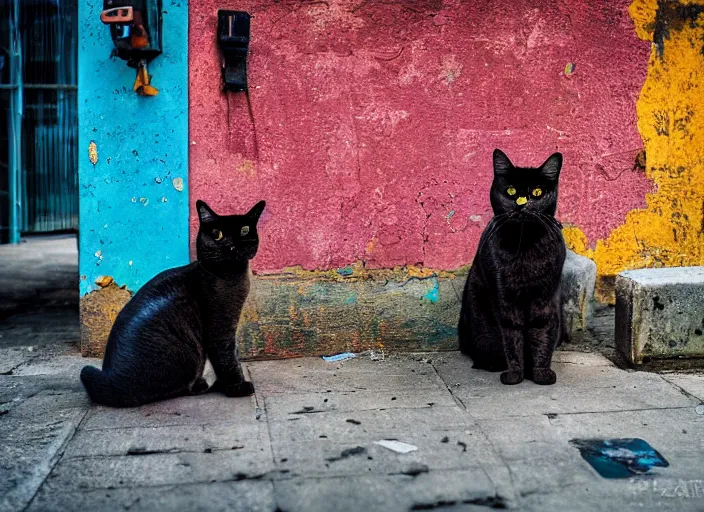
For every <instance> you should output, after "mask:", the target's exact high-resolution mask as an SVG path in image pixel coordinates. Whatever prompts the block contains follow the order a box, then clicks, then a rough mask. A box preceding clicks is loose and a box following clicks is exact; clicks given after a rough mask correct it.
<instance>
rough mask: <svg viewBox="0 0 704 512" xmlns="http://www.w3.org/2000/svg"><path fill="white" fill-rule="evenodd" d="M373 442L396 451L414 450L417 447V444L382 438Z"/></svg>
mask: <svg viewBox="0 0 704 512" xmlns="http://www.w3.org/2000/svg"><path fill="white" fill-rule="evenodd" d="M374 444H378V445H379V446H383V447H384V448H388V449H389V450H391V451H394V452H396V453H409V452H414V451H416V450H417V449H418V447H417V446H413V445H412V444H408V443H402V442H401V441H392V440H390V439H382V440H381V441H374Z"/></svg>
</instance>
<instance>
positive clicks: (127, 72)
mask: <svg viewBox="0 0 704 512" xmlns="http://www.w3.org/2000/svg"><path fill="white" fill-rule="evenodd" d="M163 3H164V5H163V50H164V53H163V54H162V55H160V56H159V57H157V58H156V59H154V60H153V61H152V63H151V64H150V65H149V74H151V75H153V78H152V85H154V86H155V87H156V88H157V89H159V95H158V96H155V97H140V96H137V94H136V93H134V92H133V91H132V85H133V83H134V79H135V76H136V72H135V70H134V69H132V68H128V67H127V64H126V63H125V61H123V60H120V59H116V58H115V59H111V58H110V52H111V50H112V41H111V39H110V34H109V29H108V27H107V26H105V25H103V24H102V23H101V22H100V12H101V10H102V5H103V2H102V0H80V1H79V9H78V21H79V22H78V27H79V31H80V34H79V57H78V88H79V89H78V108H79V111H78V119H79V169H78V172H79V186H80V219H79V223H80V228H79V232H80V235H79V270H80V275H81V296H83V295H85V294H86V293H88V292H90V291H91V290H94V289H96V288H97V286H96V285H95V281H96V279H97V278H99V277H101V276H111V277H112V278H113V279H114V280H115V282H116V283H117V284H118V285H120V286H122V285H125V286H127V288H128V289H129V290H130V291H136V290H137V289H139V287H140V286H142V285H143V284H144V283H146V282H147V281H148V280H149V279H151V278H152V277H153V276H155V275H156V274H157V273H159V272H160V271H162V270H164V269H166V268H170V267H175V266H178V265H183V264H186V263H188V260H189V255H188V4H187V2H185V1H181V0H179V1H173V0H164V2H163ZM91 141H94V142H95V144H96V146H97V151H98V162H97V163H96V164H95V165H93V164H92V163H91V161H90V159H89V151H88V148H89V145H90V143H91ZM176 178H180V179H181V180H182V183H183V187H182V189H181V191H179V190H177V188H176V187H175V186H174V179H176ZM179 188H180V187H179Z"/></svg>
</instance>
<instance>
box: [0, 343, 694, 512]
mask: <svg viewBox="0 0 704 512" xmlns="http://www.w3.org/2000/svg"><path fill="white" fill-rule="evenodd" d="M0 361H13V362H14V363H12V364H11V365H10V364H9V363H8V364H6V365H5V366H4V367H3V368H2V371H3V373H4V375H1V376H0V414H2V416H0V439H2V441H1V443H0V510H3V511H5V510H12V511H14V510H31V511H39V510H62V511H65V510H127V509H129V510H145V511H146V510H149V511H153V510H204V511H211V510H243V511H245V510H262V511H272V512H273V511H275V510H281V511H292V512H293V511H315V510H339V511H344V510H369V511H372V510H391V511H396V510H398V511H407V510H426V509H442V510H482V509H486V508H497V509H500V508H509V509H517V510H536V511H550V510H555V511H558V510H560V511H561V510H605V511H613V510H620V511H624V510H656V509H657V510H677V511H681V510H702V509H704V459H703V458H702V450H703V449H704V415H703V414H704V410H703V409H704V407H698V406H699V405H700V404H701V403H702V400H703V399H704V376H702V375H696V374H674V373H673V374H664V375H658V374H652V373H644V372H631V371H624V370H622V369H619V368H617V367H615V366H613V365H612V364H611V363H610V361H609V360H607V359H606V358H604V357H603V356H601V355H598V354H593V353H580V352H565V351H563V352H559V353H558V354H557V355H556V361H557V362H556V363H555V364H554V368H555V370H556V372H557V374H558V382H557V384H556V385H554V386H550V387H539V386H536V385H534V384H533V383H531V382H524V383H522V384H520V385H518V386H513V387H507V386H502V385H501V384H499V380H498V374H489V373H486V372H482V371H477V370H472V369H470V366H471V364H470V361H469V360H468V359H466V358H465V357H463V356H462V355H461V354H459V353H456V352H445V353H433V354H412V355H411V354H408V355H403V356H392V357H390V358H388V359H386V360H384V361H372V360H370V359H369V358H368V357H360V358H357V359H353V360H348V361H345V362H343V363H326V362H324V361H322V360H320V359H294V360H284V361H262V362H251V363H247V364H246V367H247V371H248V372H249V375H250V378H251V380H252V381H253V382H254V384H255V386H256V389H257V392H256V395H255V396H253V397H251V398H238V399H231V398H226V397H224V396H222V395H220V394H214V393H213V394H206V395H203V396H200V397H185V398H178V399H174V400H169V401H165V402H160V403H156V404H152V405H148V406H145V407H141V408H136V409H123V410H118V409H110V408H106V407H99V406H92V405H91V404H90V402H89V400H88V397H87V395H86V393H85V391H84V390H83V388H82V387H81V384H80V382H79V380H78V373H79V371H80V368H81V367H82V366H83V365H84V364H86V363H97V361H95V360H88V359H84V358H81V357H80V356H79V355H78V354H77V352H76V350H75V349H70V348H67V349H65V350H64V351H63V352H61V351H57V350H55V349H54V350H50V349H49V348H41V347H39V348H36V349H35V350H33V351H32V352H30V351H28V350H27V348H26V347H11V348H3V349H0ZM10 366H11V367H10ZM595 437H597V438H617V437H618V438H631V437H636V438H642V439H644V440H646V441H647V442H649V443H650V444H651V445H652V446H653V447H654V448H655V449H656V450H658V451H659V452H660V453H661V454H662V456H664V457H665V458H666V459H667V461H668V462H669V467H666V468H655V469H653V470H652V471H651V472H650V474H648V475H643V476H638V477H634V478H632V479H622V480H617V479H605V478H602V477H601V476H599V475H598V474H597V472H596V471H594V470H593V469H592V468H591V466H590V465H589V464H588V463H587V462H586V461H585V460H584V459H582V457H581V456H580V453H579V451H578V450H577V449H576V448H574V447H572V446H571V445H570V440H572V439H575V438H595ZM382 439H397V440H399V441H402V442H404V443H409V444H412V445H414V446H416V447H417V448H418V449H417V450H416V451H413V452H410V453H406V454H399V453H395V452H394V451H391V450H389V449H387V448H384V447H382V446H380V445H377V444H375V441H379V440H382Z"/></svg>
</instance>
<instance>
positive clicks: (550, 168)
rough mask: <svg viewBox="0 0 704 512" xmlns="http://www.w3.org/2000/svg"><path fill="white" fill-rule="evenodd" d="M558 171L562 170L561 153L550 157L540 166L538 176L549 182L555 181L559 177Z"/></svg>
mask: <svg viewBox="0 0 704 512" xmlns="http://www.w3.org/2000/svg"><path fill="white" fill-rule="evenodd" d="M560 170H562V153H555V154H553V155H550V158H548V159H547V160H545V163H544V164H543V165H541V166H540V174H541V175H543V176H545V177H546V178H547V179H549V180H550V181H557V179H558V178H559V177H560Z"/></svg>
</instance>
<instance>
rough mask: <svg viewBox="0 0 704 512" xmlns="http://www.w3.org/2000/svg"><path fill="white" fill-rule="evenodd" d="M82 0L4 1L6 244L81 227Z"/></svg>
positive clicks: (1, 237)
mask: <svg viewBox="0 0 704 512" xmlns="http://www.w3.org/2000/svg"><path fill="white" fill-rule="evenodd" d="M77 34H78V27H77V0H0V112H2V113H3V114H4V115H3V116H2V118H0V243H3V242H10V243H16V242H18V241H19V239H20V235H21V234H24V233H40V232H55V231H67V230H75V229H77V227H78V160H77V158H78V157H77V143H78V116H77V94H78V90H77V86H76V83H77V82H76V78H77V65H76V62H77V49H78V36H77Z"/></svg>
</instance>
